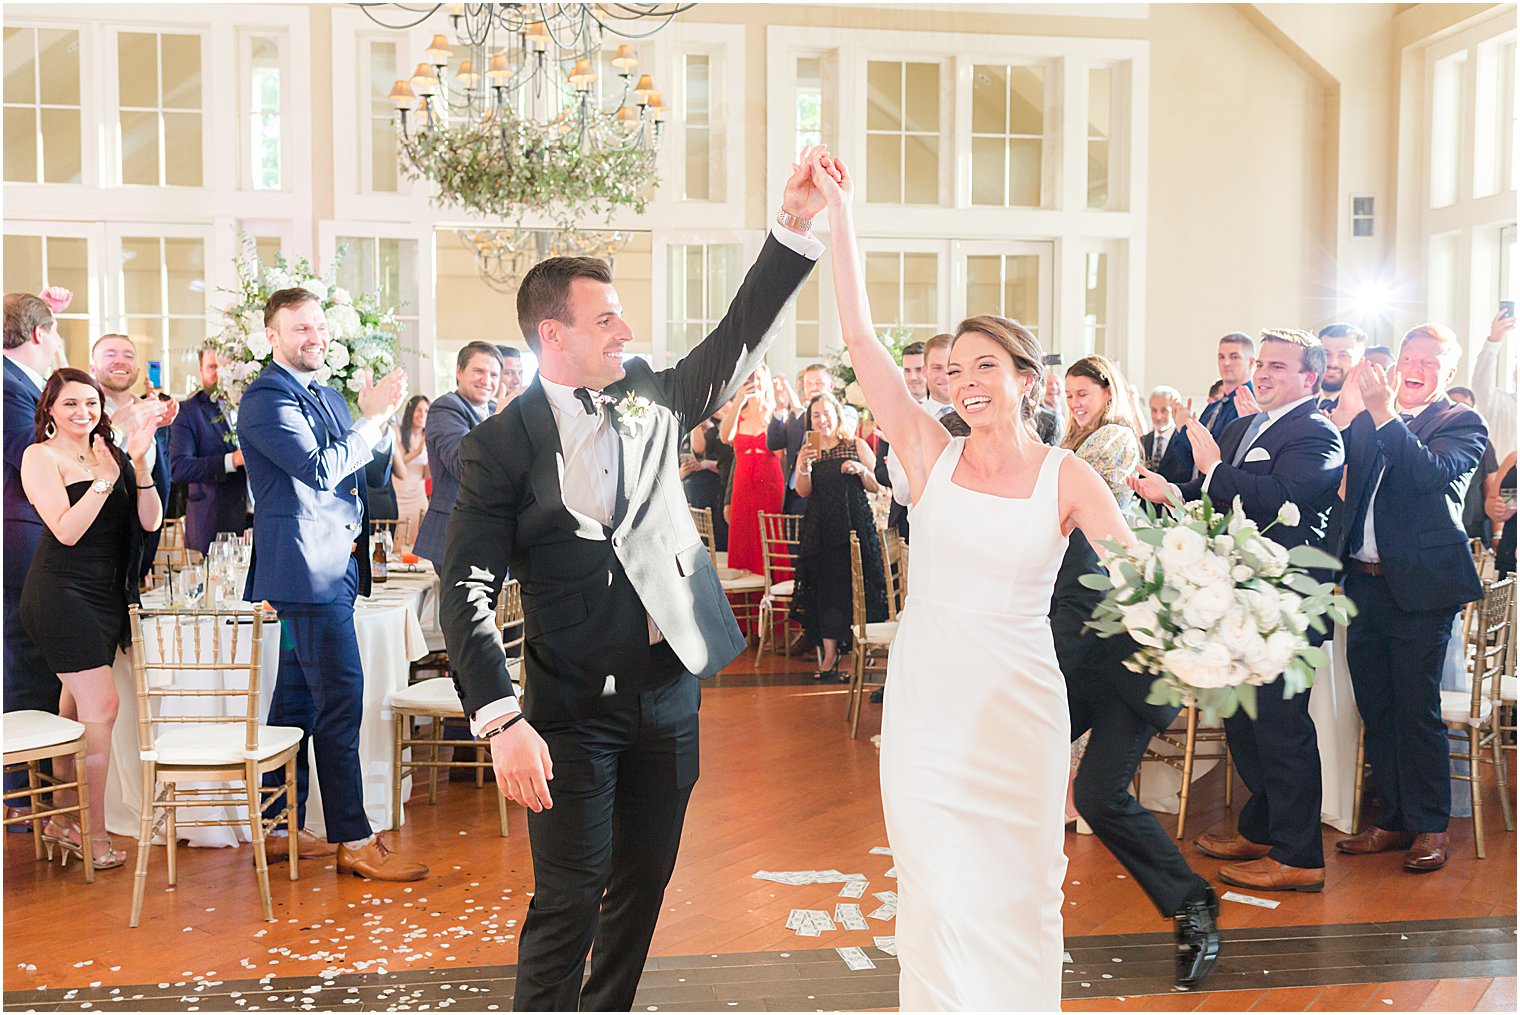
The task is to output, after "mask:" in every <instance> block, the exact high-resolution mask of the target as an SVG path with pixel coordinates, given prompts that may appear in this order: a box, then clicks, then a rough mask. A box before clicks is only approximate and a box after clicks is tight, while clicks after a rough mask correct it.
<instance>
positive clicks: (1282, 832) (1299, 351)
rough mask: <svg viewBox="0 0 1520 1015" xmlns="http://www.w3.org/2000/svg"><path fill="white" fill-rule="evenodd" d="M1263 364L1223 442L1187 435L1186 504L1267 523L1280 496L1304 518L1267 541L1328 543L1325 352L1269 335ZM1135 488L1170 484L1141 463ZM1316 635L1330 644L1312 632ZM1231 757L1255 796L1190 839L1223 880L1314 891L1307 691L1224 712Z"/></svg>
mask: <svg viewBox="0 0 1520 1015" xmlns="http://www.w3.org/2000/svg"><path fill="white" fill-rule="evenodd" d="M1261 337H1262V344H1261V355H1260V358H1259V359H1258V360H1257V363H1256V397H1257V398H1258V399H1259V404H1260V406H1261V411H1260V412H1256V413H1253V414H1251V415H1250V416H1246V417H1243V418H1241V419H1237V420H1236V421H1235V422H1234V423H1232V424H1230V426H1229V427H1228V428H1227V429H1226V430H1225V432H1224V437H1223V439H1222V440H1221V441H1220V442H1219V443H1215V441H1214V438H1213V437H1212V436H1211V435H1210V434H1209V433H1208V431H1207V430H1205V429H1203V428H1202V427H1188V428H1187V429H1186V430H1185V431H1184V432H1185V433H1186V434H1187V435H1188V439H1189V441H1190V442H1191V444H1192V448H1193V459H1194V461H1196V462H1197V463H1198V467H1199V469H1200V470H1201V471H1202V472H1203V478H1202V479H1199V480H1194V481H1192V482H1189V483H1184V484H1182V486H1181V487H1180V488H1176V487H1173V488H1172V489H1174V490H1177V492H1178V493H1180V495H1181V497H1182V498H1183V499H1184V500H1197V499H1199V498H1200V497H1201V496H1202V495H1203V494H1205V493H1207V494H1208V496H1209V499H1210V500H1211V501H1213V502H1214V503H1215V504H1218V505H1219V506H1220V507H1222V508H1225V509H1228V507H1229V505H1230V504H1232V503H1233V502H1234V500H1235V498H1237V497H1239V498H1240V502H1241V507H1242V509H1243V510H1244V511H1245V513H1246V515H1247V516H1248V517H1249V518H1250V519H1251V520H1252V521H1253V522H1255V523H1256V524H1257V526H1258V527H1260V528H1262V529H1265V528H1266V527H1267V526H1268V525H1271V524H1272V523H1273V522H1274V521H1275V520H1276V519H1277V514H1278V509H1279V508H1281V507H1282V506H1283V505H1284V504H1289V503H1291V504H1295V505H1297V507H1298V509H1299V521H1298V524H1297V525H1291V526H1290V525H1281V524H1279V525H1275V526H1273V528H1272V531H1271V533H1270V535H1269V536H1268V537H1267V538H1269V539H1271V540H1272V541H1274V542H1276V543H1279V544H1280V545H1282V546H1284V547H1286V548H1289V549H1291V548H1293V547H1296V546H1305V545H1307V546H1315V547H1319V548H1323V547H1324V545H1325V544H1324V540H1325V520H1326V518H1327V517H1328V516H1329V514H1330V507H1331V505H1332V504H1333V503H1334V502H1335V500H1336V491H1337V490H1338V489H1339V487H1340V480H1341V467H1342V465H1343V464H1344V462H1345V452H1344V449H1343V448H1342V445H1341V437H1340V433H1339V432H1338V431H1337V430H1336V428H1335V426H1334V425H1333V424H1331V422H1330V421H1329V420H1328V419H1326V418H1325V416H1324V414H1323V413H1321V412H1320V411H1319V409H1318V407H1317V406H1316V405H1315V401H1314V392H1315V389H1316V387H1317V386H1318V383H1319V378H1320V376H1321V375H1322V374H1323V373H1324V371H1325V350H1324V348H1323V347H1322V346H1321V345H1320V344H1319V340H1318V339H1317V338H1315V337H1314V336H1313V335H1311V334H1309V333H1308V332H1305V331H1297V330H1293V329H1282V330H1273V331H1264V332H1262V336H1261ZM1130 482H1131V485H1132V486H1134V488H1135V489H1136V490H1137V491H1138V492H1139V493H1140V494H1141V495H1142V496H1144V497H1145V498H1146V499H1147V500H1151V501H1156V502H1158V503H1159V502H1162V501H1164V500H1165V499H1166V493H1167V484H1166V483H1165V481H1164V480H1162V479H1161V477H1160V476H1158V475H1156V474H1155V473H1153V472H1149V471H1146V470H1141V477H1140V478H1139V479H1136V480H1131V481H1130ZM1310 637H1311V640H1318V641H1323V637H1322V636H1318V635H1316V634H1315V633H1314V632H1310ZM1224 729H1225V737H1226V740H1227V741H1228V743H1229V745H1230V756H1231V757H1232V758H1233V759H1234V761H1235V765H1236V767H1237V768H1238V769H1239V771H1240V778H1241V780H1242V781H1243V782H1244V783H1245V784H1246V788H1247V789H1248V790H1250V792H1251V798H1250V800H1249V801H1247V803H1246V805H1245V806H1244V807H1242V808H1241V810H1240V817H1239V821H1238V825H1237V831H1235V832H1208V833H1206V834H1204V835H1201V836H1199V837H1198V838H1197V839H1195V840H1193V845H1194V846H1196V847H1197V848H1198V850H1199V851H1200V852H1202V853H1206V854H1208V855H1209V856H1213V857H1218V858H1220V859H1223V860H1229V861H1231V863H1230V864H1228V865H1227V866H1225V867H1224V868H1222V869H1221V870H1220V872H1219V879H1220V880H1221V881H1223V882H1224V883H1225V884H1229V885H1236V886H1238V887H1241V888H1250V889H1255V890H1257V891H1297V892H1317V891H1320V890H1321V889H1323V888H1324V887H1325V853H1324V847H1323V845H1322V841H1321V838H1320V831H1319V824H1320V822H1319V815H1320V796H1321V783H1320V768H1319V742H1318V740H1317V739H1316V736H1315V732H1314V720H1313V719H1312V718H1311V717H1310V715H1309V694H1308V692H1303V693H1300V694H1297V695H1294V696H1293V697H1291V698H1288V699H1287V700H1284V699H1283V682H1282V678H1281V677H1279V678H1278V679H1277V680H1275V681H1273V682H1272V683H1270V684H1266V685H1264V686H1262V687H1259V688H1257V693H1256V718H1254V719H1253V718H1251V717H1250V716H1248V715H1246V714H1245V713H1244V712H1243V711H1241V712H1236V713H1235V715H1233V716H1231V717H1230V718H1228V719H1226V720H1225V723H1224Z"/></svg>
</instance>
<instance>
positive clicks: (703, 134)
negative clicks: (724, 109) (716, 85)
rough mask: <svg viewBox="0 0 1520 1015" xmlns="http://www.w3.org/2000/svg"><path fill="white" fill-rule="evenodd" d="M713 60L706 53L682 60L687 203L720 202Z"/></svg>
mask: <svg viewBox="0 0 1520 1015" xmlns="http://www.w3.org/2000/svg"><path fill="white" fill-rule="evenodd" d="M713 70H714V67H713V60H712V57H710V56H708V55H707V54H705V53H688V54H686V56H685V58H684V60H683V69H682V74H683V75H684V80H683V85H684V87H683V93H684V95H685V98H686V116H685V120H684V122H683V124H682V130H684V131H685V133H686V173H685V178H686V193H685V194H684V195H683V196H684V197H685V198H686V200H688V201H722V200H723V199H724V196H723V192H724V187H723V166H722V165H721V164H720V163H721V162H722V159H723V150H722V146H721V145H719V144H715V143H714V141H715V138H714V133H713V132H714V126H715V125H714V116H713V105H714V103H713Z"/></svg>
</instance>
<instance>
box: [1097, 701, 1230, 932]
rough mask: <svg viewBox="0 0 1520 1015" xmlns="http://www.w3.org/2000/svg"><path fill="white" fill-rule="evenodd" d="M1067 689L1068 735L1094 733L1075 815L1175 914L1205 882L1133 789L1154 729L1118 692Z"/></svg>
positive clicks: (1153, 897) (1164, 908) (1162, 906)
mask: <svg viewBox="0 0 1520 1015" xmlns="http://www.w3.org/2000/svg"><path fill="white" fill-rule="evenodd" d="M1126 672H1127V671H1126ZM1068 686H1069V685H1068ZM1071 692H1072V697H1071V698H1070V700H1069V702H1068V704H1069V707H1070V709H1071V738H1072V739H1073V740H1076V739H1077V738H1078V737H1080V736H1081V735H1082V734H1083V733H1085V732H1087V731H1088V730H1091V731H1092V736H1091V737H1090V738H1089V739H1088V741H1087V752H1086V753H1085V754H1083V755H1082V762H1081V764H1080V765H1078V766H1077V778H1076V783H1075V785H1074V786H1073V787H1072V790H1073V798H1074V800H1075V802H1076V805H1077V813H1078V814H1080V815H1082V817H1083V819H1084V820H1085V821H1086V822H1087V823H1088V824H1089V825H1091V826H1092V830H1093V834H1094V835H1096V836H1097V837H1098V841H1100V842H1102V843H1103V845H1104V846H1106V847H1108V851H1109V852H1110V853H1112V854H1114V858H1115V859H1117V860H1118V861H1119V862H1120V863H1121V864H1123V865H1124V869H1125V870H1127V871H1129V872H1130V874H1132V875H1134V878H1135V880H1136V881H1137V882H1139V883H1140V887H1141V888H1142V889H1144V890H1145V894H1146V895H1149V896H1150V899H1151V901H1152V902H1154V903H1155V904H1156V908H1157V909H1158V910H1160V911H1161V915H1162V916H1165V917H1171V916H1175V915H1176V914H1177V912H1178V910H1180V909H1181V908H1182V904H1183V903H1184V902H1186V901H1188V899H1190V898H1193V897H1194V896H1197V895H1199V894H1200V893H1201V892H1202V890H1203V889H1202V886H1204V885H1206V884H1207V882H1205V881H1204V880H1203V879H1202V878H1201V877H1199V876H1198V875H1197V874H1195V873H1193V869H1192V868H1191V867H1189V866H1188V863H1187V861H1186V860H1184V859H1183V858H1182V852H1181V851H1180V850H1179V849H1178V848H1177V843H1176V842H1174V841H1173V840H1172V837H1171V836H1170V835H1168V834H1167V833H1166V830H1165V829H1163V828H1162V827H1161V823H1160V822H1158V821H1157V820H1156V817H1155V815H1153V814H1152V813H1151V812H1150V811H1148V810H1146V809H1145V808H1144V807H1142V806H1140V801H1138V800H1136V799H1135V796H1134V794H1133V793H1131V792H1130V786H1131V784H1132V783H1133V780H1134V778H1135V772H1136V770H1138V769H1139V767H1140V760H1141V759H1142V758H1143V757H1144V756H1145V748H1146V745H1147V744H1149V743H1150V741H1151V737H1153V736H1155V735H1156V730H1155V729H1154V727H1152V726H1151V724H1150V723H1148V722H1146V721H1145V720H1144V719H1142V718H1140V716H1139V715H1138V714H1136V712H1135V710H1134V709H1132V708H1131V707H1130V706H1129V705H1128V704H1127V703H1125V702H1124V701H1123V700H1122V699H1120V698H1119V696H1118V695H1116V694H1113V693H1107V694H1105V693H1094V694H1081V693H1079V692H1077V690H1076V688H1071Z"/></svg>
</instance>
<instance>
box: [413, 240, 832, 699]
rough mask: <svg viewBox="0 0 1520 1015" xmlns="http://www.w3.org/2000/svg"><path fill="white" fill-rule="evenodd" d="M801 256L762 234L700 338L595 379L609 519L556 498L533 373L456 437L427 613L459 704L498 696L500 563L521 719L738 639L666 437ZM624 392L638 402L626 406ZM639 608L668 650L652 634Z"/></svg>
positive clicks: (772, 322)
mask: <svg viewBox="0 0 1520 1015" xmlns="http://www.w3.org/2000/svg"><path fill="white" fill-rule="evenodd" d="M812 266H813V261H812V260H810V259H808V258H806V257H804V256H802V255H800V254H797V253H795V252H793V251H791V250H789V249H787V248H786V247H785V246H783V245H782V244H781V243H779V242H777V241H776V239H775V238H774V237H769V238H767V240H766V242H765V246H764V248H763V249H762V250H761V252H760V256H759V258H758V259H757V260H756V261H755V264H754V266H753V267H752V268H751V269H750V271H749V274H748V275H747V276H746V277H745V279H744V284H743V285H741V286H740V287H739V292H738V293H737V294H736V295H735V297H734V300H733V303H732V304H731V305H730V306H729V309H728V313H727V314H726V315H725V316H724V318H723V320H722V321H720V322H719V323H718V326H717V327H716V328H715V329H714V330H713V332H712V334H711V335H709V336H708V337H707V338H706V340H704V341H703V342H702V343H701V344H700V345H698V346H697V347H696V348H695V349H693V350H692V351H691V352H690V353H689V354H688V355H687V356H686V357H685V358H684V359H682V360H681V361H680V362H679V363H677V364H676V365H675V366H674V367H671V368H669V369H666V370H661V371H655V370H653V369H652V368H651V367H650V366H649V365H648V364H647V363H645V362H644V361H643V360H641V359H633V360H629V361H628V362H627V363H626V364H625V365H626V368H627V376H625V377H624V378H623V380H621V381H619V382H618V383H616V384H613V385H610V386H609V387H607V388H606V389H605V390H604V392H603V393H604V394H605V395H607V396H609V397H611V398H613V399H616V400H617V403H618V404H617V405H614V406H610V407H609V408H610V410H611V413H612V422H613V425H614V426H615V427H616V429H617V433H618V446H619V450H620V452H621V454H620V462H619V472H620V474H619V477H618V478H619V485H618V488H617V496H616V503H615V507H614V511H613V522H612V525H611V526H609V527H606V528H604V527H603V526H600V525H595V526H593V525H590V524H589V523H588V522H584V521H582V522H580V523H577V520H576V518H575V516H573V515H572V514H571V513H570V511H569V510H568V509H567V508H566V507H565V504H564V501H563V499H562V497H561V493H560V490H561V487H560V478H559V477H560V472H561V470H562V469H563V467H564V456H563V451H562V448H561V446H560V439H559V429H558V427H557V426H556V424H555V421H554V412H553V410H552V409H551V408H550V406H549V401H548V396H547V394H546V393H545V392H544V388H543V384H542V383H541V382H539V381H537V380H535V381H534V382H533V383H532V384H530V385H529V386H528V388H527V390H526V391H524V392H523V393H522V395H521V396H520V397H519V398H517V399H516V400H514V401H513V402H512V404H511V405H510V406H508V407H507V408H506V409H505V410H504V411H503V412H501V413H499V414H498V415H496V416H493V417H491V418H490V419H488V420H486V421H485V422H484V423H482V424H480V425H479V426H477V427H476V428H475V429H474V430H472V431H470V434H469V436H467V437H465V438H464V440H463V441H462V442H461V443H460V448H459V451H460V461H461V474H460V484H459V499H458V500H457V501H456V503H455V506H454V514H453V517H452V518H451V519H450V520H449V528H448V536H447V547H446V550H445V552H444V563H443V569H442V574H441V578H442V600H441V606H440V616H441V619H442V623H443V632H444V638H445V640H446V642H447V645H448V650H449V659H450V662H451V663H452V665H453V668H454V673H455V681H456V683H457V685H458V688H459V696H460V700H461V701H462V702H463V704H464V710H465V713H466V714H471V713H473V712H474V711H475V710H476V709H478V708H480V707H481V706H483V705H487V704H489V703H491V702H492V701H495V700H497V699H498V698H503V697H506V696H507V695H509V694H511V693H512V685H511V683H510V682H509V680H508V677H507V668H506V660H505V658H504V655H503V652H502V645H501V636H500V632H499V631H498V630H497V628H496V625H495V604H496V601H497V598H498V596H499V595H500V593H501V585H502V582H503V580H504V578H505V577H506V575H507V573H508V569H509V568H510V573H511V576H512V577H513V578H515V579H517V580H518V581H519V582H520V583H521V585H522V593H523V608H524V611H525V614H526V628H527V631H526V636H527V641H526V643H525V646H524V658H523V676H524V681H525V685H526V687H525V693H524V697H523V703H524V708H525V711H526V712H527V713H528V718H529V719H531V720H556V719H580V718H587V717H590V716H597V715H606V714H608V713H611V712H615V711H618V710H620V709H622V708H626V707H628V706H630V705H631V704H633V703H635V702H636V701H637V698H638V695H639V692H640V691H642V690H644V689H646V688H648V687H651V686H654V685H656V684H659V683H661V682H663V681H665V680H669V679H671V678H673V677H674V676H676V675H677V674H678V673H680V672H681V670H682V669H683V668H684V669H685V670H687V671H690V672H691V673H694V674H696V675H697V676H698V677H707V676H711V675H712V674H714V673H716V672H717V671H718V670H720V669H722V668H723V667H724V666H726V665H728V664H729V663H730V662H732V661H733V660H734V658H735V657H736V656H738V654H739V653H740V652H741V651H742V650H743V648H744V639H743V638H742V637H741V636H740V633H739V628H738V625H736V624H735V623H734V616H733V612H732V611H731V610H730V609H729V608H728V602H727V600H726V599H725V597H724V595H723V588H722V586H721V584H720V583H719V581H718V575H717V572H716V571H715V570H714V569H713V566H712V562H711V560H710V559H709V557H708V553H707V550H706V548H704V547H703V545H702V542H701V540H700V539H699V537H698V535H697V529H696V525H695V524H694V523H693V522H692V520H691V512H690V509H689V508H688V505H687V502H686V494H685V491H684V490H683V488H682V485H681V479H680V475H679V472H678V465H679V457H680V455H679V449H680V443H681V438H682V436H683V435H684V434H686V433H687V432H689V431H690V430H692V429H694V428H695V427H696V426H697V425H698V424H700V423H701V422H702V421H703V420H705V419H707V418H708V417H709V416H711V415H712V414H713V412H714V411H716V409H717V408H718V407H719V406H721V405H722V404H723V403H724V402H726V401H728V399H730V398H731V397H733V394H734V392H736V391H737V390H738V388H739V385H740V384H741V383H743V381H744V379H745V378H746V377H747V376H749V374H750V373H751V372H753V371H754V370H755V368H756V367H757V366H759V365H760V362H761V360H762V359H763V358H764V356H765V352H766V349H767V348H768V347H769V345H770V343H771V341H772V339H773V338H774V334H775V329H776V326H777V324H778V322H779V320H780V317H781V312H782V310H783V309H784V308H785V307H786V305H787V304H788V302H789V301H790V300H791V299H792V296H793V295H794V294H795V292H796V291H797V288H798V287H799V286H801V284H802V282H803V280H804V279H805V278H806V277H807V274H808V272H809V271H810V270H811V269H812ZM630 395H632V396H635V397H637V398H639V399H645V400H647V402H648V404H647V405H646V406H645V407H644V408H643V410H642V411H625V409H624V405H623V402H624V399H625V398H626V397H627V396H630ZM649 619H653V621H654V622H655V624H656V625H658V627H659V629H660V632H661V633H662V634H663V635H664V638H665V641H666V642H667V643H668V647H654V648H652V647H651V646H650V644H649V625H648V621H649ZM672 652H673V654H674V657H672Z"/></svg>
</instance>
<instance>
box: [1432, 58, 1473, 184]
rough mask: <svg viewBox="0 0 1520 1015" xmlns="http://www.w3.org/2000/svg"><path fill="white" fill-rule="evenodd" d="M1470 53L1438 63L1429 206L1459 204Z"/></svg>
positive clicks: (1433, 85) (1434, 78)
mask: <svg viewBox="0 0 1520 1015" xmlns="http://www.w3.org/2000/svg"><path fill="white" fill-rule="evenodd" d="M1466 68H1467V51H1466V50H1463V51H1461V52H1459V53H1453V54H1451V55H1450V56H1448V57H1445V58H1443V59H1441V60H1437V61H1436V63H1435V66H1434V67H1433V68H1432V74H1433V80H1432V81H1431V89H1430V206H1431V207H1432V208H1444V207H1445V206H1447V205H1449V204H1455V203H1456V202H1457V196H1458V195H1457V181H1458V178H1459V177H1460V175H1461V166H1462V134H1463V130H1462V79H1463V77H1464V72H1465V71H1466Z"/></svg>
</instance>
